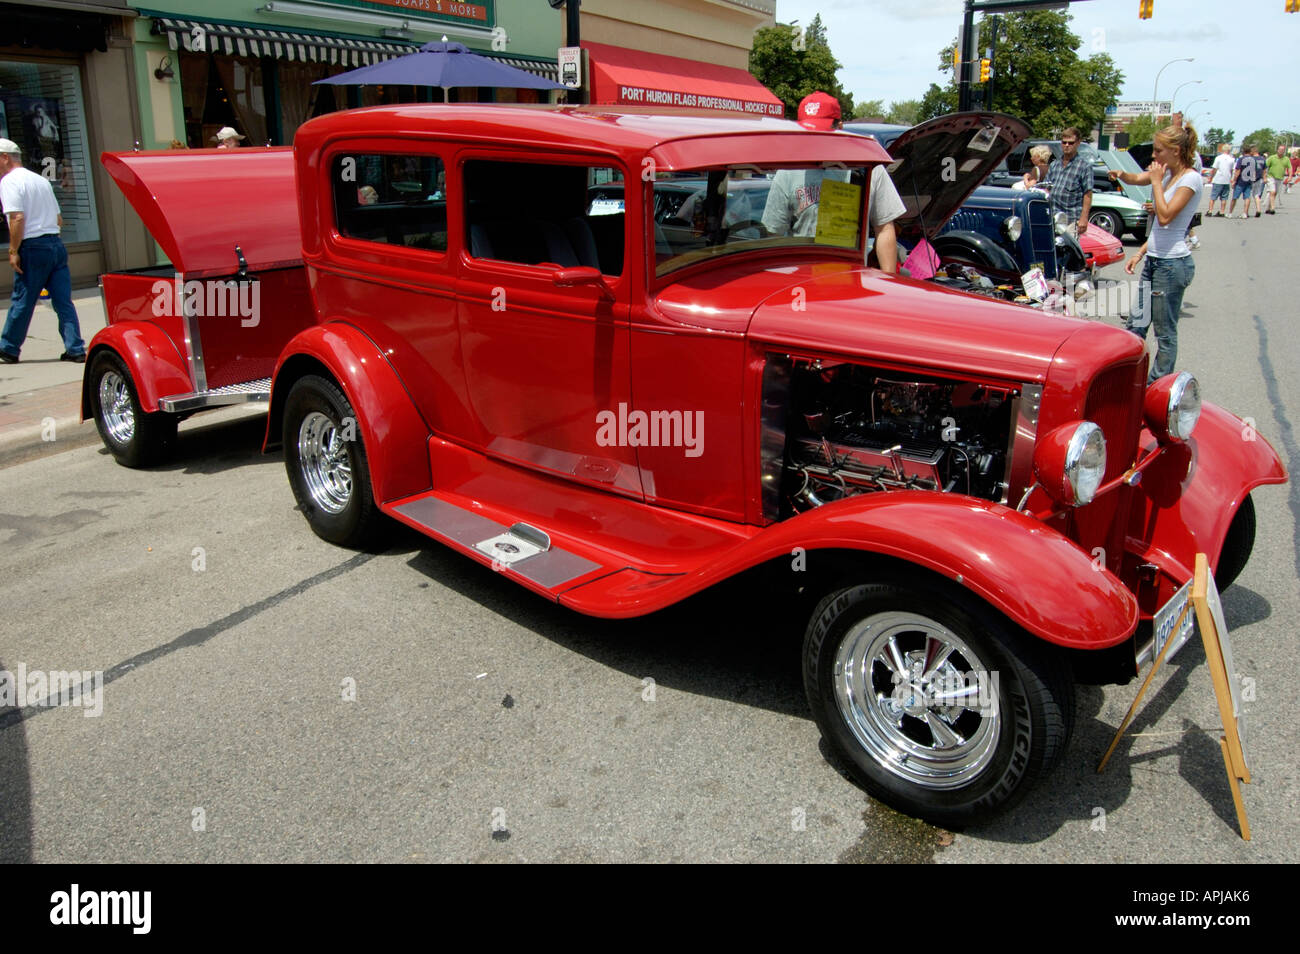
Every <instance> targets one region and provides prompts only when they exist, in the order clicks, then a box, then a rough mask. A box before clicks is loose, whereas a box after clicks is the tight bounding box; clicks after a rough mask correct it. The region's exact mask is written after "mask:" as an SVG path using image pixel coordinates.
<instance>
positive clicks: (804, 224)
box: [763, 91, 907, 272]
mask: <svg viewBox="0 0 1300 954" xmlns="http://www.w3.org/2000/svg"><path fill="white" fill-rule="evenodd" d="M840 116H841V113H840V103H839V100H837V99H836V98H835V97H834V96H831V95H829V94H827V93H823V92H820V91H818V92H815V93H810V94H809V95H807V96H805V97H804V98H803V99H802V100H801V101H800V103H799V119H798V121H799V125H800V126H803V127H804V128H805V129H812V130H816V131H818V132H830V131H832V130H835V129H839V128H840V125H841V123H840ZM827 175H830V176H831V177H832V178H841V179H842V181H847V178H848V173H847V171H846V172H844V173H842V174H841V173H837V172H836V171H834V170H832V171H831V172H829V173H828V172H825V171H823V170H821V169H782V170H780V171H779V172H777V174H776V175H775V176H773V177H772V189H771V191H770V192H769V193H768V197H767V206H766V207H765V208H764V209H763V227H764V228H766V229H767V231H768V232H769V233H771V234H772V235H805V236H812V235H816V234H817V208H818V202H819V200H820V198H821V183H822V180H823V179H824V178H825V177H826V176H827ZM905 211H907V210H906V208H905V207H904V205H903V200H902V199H900V198H899V196H898V190H897V189H895V188H894V183H893V182H892V181H891V180H890V178H889V174H888V173H887V172H885V167H884V166H876V167H875V168H873V169H872V170H871V193H870V195H869V196H868V199H867V219H868V221H869V223H870V225H871V232H872V234H873V235H874V236H875V246H874V248H875V252H876V261H877V262H878V263H879V264H880V268H881V269H882V270H883V271H886V272H897V271H898V235H897V233H896V231H895V229H894V219H896V218H898V217H899V216H900V215H902V214H903V213H904V212H905Z"/></svg>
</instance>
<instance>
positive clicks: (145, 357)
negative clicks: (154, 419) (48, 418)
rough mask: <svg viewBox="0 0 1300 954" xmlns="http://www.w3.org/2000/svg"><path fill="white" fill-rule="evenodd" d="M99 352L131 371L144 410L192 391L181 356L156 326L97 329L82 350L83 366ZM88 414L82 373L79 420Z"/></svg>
mask: <svg viewBox="0 0 1300 954" xmlns="http://www.w3.org/2000/svg"><path fill="white" fill-rule="evenodd" d="M100 351H112V352H113V353H114V354H116V355H117V356H118V357H119V358H121V359H122V361H123V363H124V364H125V365H126V369H127V370H128V371H129V372H131V381H132V383H133V384H134V385H135V393H136V396H137V397H139V399H140V406H141V407H142V408H144V409H145V410H146V411H148V412H153V411H157V410H158V401H159V400H160V399H161V398H165V397H167V396H168V395H172V394H186V393H188V392H190V391H193V390H194V385H193V384H192V383H191V382H190V373H189V368H188V366H187V365H186V362H185V358H184V357H183V356H182V355H181V353H180V352H179V351H177V350H176V345H174V344H173V343H172V340H171V338H169V337H167V334H166V333H165V332H164V331H163V330H162V329H161V328H159V327H158V326H157V325H153V324H150V323H149V322H147V321H119V322H114V323H113V324H111V325H109V326H108V327H106V328H103V329H101V330H100V331H99V333H98V334H96V335H95V337H93V338H91V339H90V347H89V348H87V349H86V368H87V369H89V368H90V367H91V365H93V364H94V361H95V355H96V354H97V353H98V352H100ZM90 416H91V410H90V376H89V374H86V375H83V376H82V379H81V419H82V420H83V421H85V420H89V419H90Z"/></svg>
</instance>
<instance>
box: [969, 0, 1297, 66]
mask: <svg viewBox="0 0 1300 954" xmlns="http://www.w3.org/2000/svg"><path fill="white" fill-rule="evenodd" d="M1287 2H1288V3H1290V2H1291V0H1287ZM952 71H953V72H954V73H957V72H960V71H961V43H960V42H958V43H957V44H956V45H955V46H953V48H952Z"/></svg>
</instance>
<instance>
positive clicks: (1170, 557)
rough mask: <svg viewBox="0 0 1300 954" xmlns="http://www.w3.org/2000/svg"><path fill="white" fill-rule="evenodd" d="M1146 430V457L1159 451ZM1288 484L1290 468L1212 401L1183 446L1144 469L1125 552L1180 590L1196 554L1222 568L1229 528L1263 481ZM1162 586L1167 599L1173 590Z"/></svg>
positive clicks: (1169, 448) (1163, 453)
mask: <svg viewBox="0 0 1300 954" xmlns="http://www.w3.org/2000/svg"><path fill="white" fill-rule="evenodd" d="M1156 446H1157V444H1156V440H1155V438H1154V437H1153V436H1152V435H1151V433H1150V432H1149V431H1145V430H1144V431H1143V432H1142V441H1141V448H1142V451H1141V452H1142V453H1143V454H1145V453H1147V452H1149V451H1151V450H1154V449H1155V448H1156ZM1286 481H1287V472H1286V467H1285V466H1284V465H1283V463H1282V459H1281V458H1280V457H1279V456H1278V454H1277V451H1275V450H1274V449H1273V446H1272V445H1271V444H1270V443H1269V442H1268V441H1267V440H1265V439H1264V438H1263V437H1261V436H1260V435H1259V434H1258V433H1256V431H1255V429H1254V428H1253V427H1251V426H1250V425H1249V424H1247V423H1246V422H1245V421H1243V420H1242V419H1241V418H1239V417H1237V416H1236V415H1235V414H1231V413H1229V412H1228V411H1225V410H1224V409H1223V408H1221V407H1218V406H1217V405H1214V404H1203V405H1202V406H1201V418H1200V420H1199V421H1198V422H1197V424H1196V430H1195V431H1193V433H1192V437H1191V439H1190V440H1189V441H1187V443H1185V444H1170V445H1168V446H1166V447H1165V448H1163V449H1162V451H1161V456H1160V458H1159V459H1158V460H1156V461H1154V462H1153V463H1152V464H1151V465H1150V466H1148V467H1146V468H1145V469H1144V470H1143V473H1142V482H1141V483H1140V484H1138V486H1137V488H1136V489H1137V491H1138V493H1137V495H1136V497H1135V499H1134V506H1133V509H1132V511H1131V515H1132V516H1131V522H1130V524H1129V531H1128V540H1127V544H1126V545H1127V549H1128V551H1129V552H1130V553H1132V554H1134V555H1135V556H1136V557H1138V558H1139V559H1141V560H1142V561H1144V562H1147V563H1152V564H1154V565H1155V566H1157V567H1159V568H1160V571H1161V572H1162V574H1164V576H1165V577H1166V578H1167V580H1168V581H1169V582H1168V584H1167V585H1166V586H1165V587H1164V588H1163V590H1164V591H1167V590H1169V588H1170V587H1173V588H1175V589H1176V588H1177V587H1178V586H1181V585H1182V584H1183V583H1185V582H1187V581H1188V580H1190V579H1191V578H1192V571H1193V569H1194V568H1195V566H1196V554H1197V553H1204V554H1205V555H1206V557H1207V558H1208V559H1209V561H1210V566H1212V567H1214V569H1215V570H1216V571H1217V570H1218V568H1219V557H1220V556H1221V554H1222V551H1223V543H1224V540H1225V539H1226V538H1227V535H1228V526H1229V524H1231V523H1232V518H1233V517H1234V516H1235V515H1236V513H1237V508H1238V507H1240V506H1241V504H1242V501H1244V500H1245V499H1246V495H1247V494H1249V493H1250V492H1251V491H1252V490H1254V489H1255V488H1256V487H1259V486H1261V485H1263V484H1282V483H1286ZM1164 591H1162V593H1161V594H1160V595H1161V598H1162V599H1163V598H1164V597H1165V596H1167V595H1170V594H1169V593H1167V592H1164Z"/></svg>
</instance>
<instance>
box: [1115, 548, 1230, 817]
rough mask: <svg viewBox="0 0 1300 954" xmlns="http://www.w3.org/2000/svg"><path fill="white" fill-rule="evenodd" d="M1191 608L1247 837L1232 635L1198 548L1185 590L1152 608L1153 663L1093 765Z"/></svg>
mask: <svg viewBox="0 0 1300 954" xmlns="http://www.w3.org/2000/svg"><path fill="white" fill-rule="evenodd" d="M1193 611H1194V612H1195V614H1196V625H1197V628H1198V629H1199V630H1200V631H1201V641H1202V643H1204V645H1205V660H1206V663H1207V664H1208V666H1209V669H1210V679H1211V681H1212V682H1213V683H1214V695H1215V697H1216V698H1217V699H1218V702H1219V718H1220V719H1221V720H1222V721H1223V735H1222V737H1220V739H1219V747H1220V749H1221V750H1222V751H1223V764H1224V767H1225V768H1226V769H1227V772H1228V787H1229V788H1230V789H1232V802H1233V804H1234V805H1235V806H1236V809H1237V823H1238V824H1239V825H1240V826H1241V837H1242V838H1244V839H1245V840H1246V841H1250V822H1249V820H1248V819H1247V818H1246V805H1245V802H1243V801H1242V797H1241V785H1240V784H1239V782H1249V781H1250V768H1249V767H1248V766H1247V765H1246V752H1245V749H1244V748H1243V743H1244V741H1245V737H1246V721H1245V713H1244V712H1243V711H1242V708H1241V689H1240V688H1239V687H1238V684H1237V673H1236V669H1235V667H1234V666H1233V662H1232V640H1231V639H1229V637H1228V624H1227V623H1226V622H1225V621H1224V619H1223V604H1222V603H1221V602H1220V601H1219V589H1218V587H1217V586H1215V585H1214V577H1213V576H1212V575H1211V574H1210V564H1209V560H1207V559H1206V557H1205V554H1204V553H1198V554H1196V572H1195V575H1194V576H1193V578H1192V584H1191V593H1190V594H1188V591H1187V587H1186V586H1184V587H1183V588H1182V589H1181V590H1179V591H1178V593H1177V594H1176V595H1175V596H1174V599H1172V600H1170V602H1169V603H1168V604H1166V606H1165V607H1164V608H1163V609H1162V610H1161V612H1160V613H1159V614H1157V618H1156V647H1155V648H1156V657H1155V663H1154V664H1153V665H1152V666H1151V671H1150V672H1149V673H1147V677H1146V679H1145V680H1143V682H1142V686H1141V688H1140V689H1138V693H1137V697H1136V698H1135V699H1134V700H1133V705H1131V706H1129V710H1128V714H1127V715H1126V716H1124V721H1123V722H1122V723H1121V724H1120V727H1119V731H1118V732H1116V733H1115V738H1114V739H1112V740H1111V743H1110V748H1108V749H1107V750H1106V754H1105V755H1104V756H1102V759H1101V764H1099V765H1098V766H1097V771H1098V772H1101V771H1102V770H1103V769H1105V768H1106V763H1107V762H1108V761H1109V760H1110V756H1111V753H1113V752H1114V751H1115V746H1117V745H1119V740H1120V739H1121V738H1123V736H1124V730H1125V729H1127V728H1128V727H1129V724H1130V723H1131V722H1132V721H1133V716H1134V715H1136V714H1137V710H1138V706H1139V705H1140V704H1141V702H1142V697H1143V696H1144V695H1145V694H1146V691H1147V689H1148V688H1149V687H1150V685H1151V680H1152V679H1153V678H1154V677H1155V674H1156V673H1157V672H1158V671H1159V669H1160V666H1161V664H1162V663H1163V662H1164V661H1165V660H1166V659H1168V658H1170V657H1172V656H1173V654H1174V653H1175V652H1177V651H1178V649H1179V648H1180V647H1181V646H1182V644H1183V643H1184V642H1186V639H1187V630H1188V626H1187V625H1186V624H1187V623H1188V622H1189V620H1188V614H1189V613H1191V612H1193ZM1170 619H1172V620H1173V622H1172V623H1170V622H1169V621H1170ZM1170 637H1173V638H1170Z"/></svg>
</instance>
